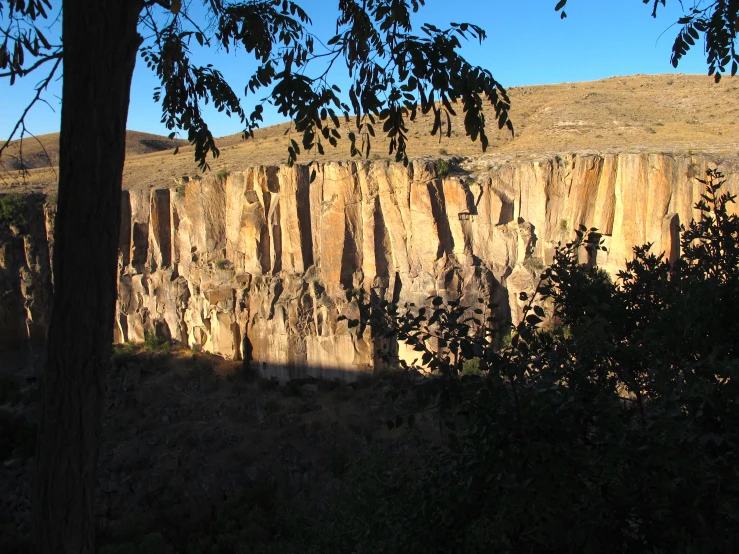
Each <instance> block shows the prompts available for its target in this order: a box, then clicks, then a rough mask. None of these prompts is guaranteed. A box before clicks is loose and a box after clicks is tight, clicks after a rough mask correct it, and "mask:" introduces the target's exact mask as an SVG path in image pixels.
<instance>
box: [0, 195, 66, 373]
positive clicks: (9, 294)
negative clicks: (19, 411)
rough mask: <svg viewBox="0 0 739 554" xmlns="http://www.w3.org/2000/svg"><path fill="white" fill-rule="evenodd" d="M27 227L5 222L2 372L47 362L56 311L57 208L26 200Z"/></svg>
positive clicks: (0, 284) (0, 288)
mask: <svg viewBox="0 0 739 554" xmlns="http://www.w3.org/2000/svg"><path fill="white" fill-rule="evenodd" d="M24 212H25V213H24V214H23V219H24V221H23V223H21V224H13V223H10V224H9V223H7V222H2V221H0V368H2V367H3V366H5V365H7V366H11V367H21V368H22V367H26V368H32V367H35V366H38V365H39V364H41V363H43V357H44V355H45V350H44V346H45V344H46V330H47V328H48V315H49V309H50V307H51V295H52V278H51V263H50V256H51V249H52V245H51V242H50V240H47V237H51V236H53V231H52V227H51V226H52V224H53V223H52V222H53V207H51V206H46V205H45V203H44V197H43V196H41V195H36V194H32V195H29V196H28V197H27V198H26V204H25V210H24Z"/></svg>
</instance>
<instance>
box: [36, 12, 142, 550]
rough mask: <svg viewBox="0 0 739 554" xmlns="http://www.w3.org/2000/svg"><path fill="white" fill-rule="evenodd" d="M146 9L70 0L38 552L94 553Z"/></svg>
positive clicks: (39, 469) (39, 470)
mask: <svg viewBox="0 0 739 554" xmlns="http://www.w3.org/2000/svg"><path fill="white" fill-rule="evenodd" d="M142 7H143V0H64V1H63V13H64V17H63V22H62V37H63V43H64V58H63V68H64V82H63V86H62V123H61V137H60V152H59V191H58V210H57V217H56V227H55V229H56V230H55V237H54V239H55V249H54V301H53V306H52V315H51V322H50V330H49V340H48V356H47V366H46V371H45V374H44V392H43V403H42V410H41V420H40V426H39V442H38V447H37V452H36V480H35V483H34V496H33V524H34V534H35V538H36V540H37V541H38V542H37V545H38V546H37V550H38V552H41V553H44V554H51V553H54V554H60V553H64V554H88V553H89V554H93V552H94V541H95V517H94V497H95V489H96V471H95V470H96V465H97V457H98V450H99V446H100V430H101V416H102V402H103V396H104V395H103V393H104V383H105V377H106V373H107V369H108V367H109V366H110V349H111V343H112V339H113V320H114V310H115V300H116V267H117V244H118V232H119V227H120V203H121V181H122V175H123V161H124V157H125V139H126V119H127V117H128V104H129V94H130V89H131V78H132V75H133V68H134V64H135V61H136V54H137V51H138V47H139V45H140V44H141V38H140V37H139V35H138V33H137V31H136V26H137V22H138V15H139V13H140V11H141V9H142Z"/></svg>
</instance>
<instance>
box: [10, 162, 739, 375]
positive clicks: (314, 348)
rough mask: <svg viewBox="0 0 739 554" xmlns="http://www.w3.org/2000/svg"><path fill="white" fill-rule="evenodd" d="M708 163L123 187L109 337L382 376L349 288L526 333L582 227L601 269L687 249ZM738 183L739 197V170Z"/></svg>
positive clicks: (262, 177) (288, 369) (351, 172)
mask: <svg viewBox="0 0 739 554" xmlns="http://www.w3.org/2000/svg"><path fill="white" fill-rule="evenodd" d="M709 163H710V162H709V160H708V159H707V158H706V157H703V156H692V157H690V156H683V157H681V156H675V155H665V154H649V155H647V154H613V155H569V156H561V157H556V158H548V159H543V160H539V161H526V162H520V163H505V164H497V165H491V166H489V167H483V168H481V167H479V163H478V164H477V165H478V167H473V166H472V165H470V166H469V168H468V169H469V170H466V169H465V168H464V167H463V168H460V169H459V170H458V171H455V172H453V174H451V175H449V176H445V177H438V176H437V175H436V172H435V169H434V165H433V163H431V162H426V161H417V162H413V163H411V164H410V165H409V166H408V167H403V166H402V165H399V164H387V163H372V164H370V163H364V164H362V163H355V162H347V163H330V164H326V165H323V166H320V167H319V168H318V169H317V174H316V178H315V180H314V181H313V182H310V175H309V172H310V171H311V169H309V168H308V167H306V166H295V167H292V168H288V167H280V168H277V167H254V168H249V169H247V170H245V171H243V172H239V173H232V174H230V175H229V176H228V177H227V178H225V179H219V178H217V177H207V178H205V179H203V180H192V181H188V182H186V183H184V184H183V185H181V186H179V187H177V188H176V189H157V190H153V191H126V192H125V193H124V198H123V222H122V228H121V240H120V252H119V275H120V277H119V299H118V306H117V315H116V337H115V339H116V340H117V341H141V340H143V339H144V336H145V334H146V333H148V332H152V333H156V334H159V335H164V336H169V337H171V338H173V339H176V340H178V341H182V342H185V343H187V344H189V345H191V346H193V347H198V348H201V349H203V350H205V351H208V352H213V353H217V354H220V355H223V356H225V357H229V358H234V359H245V360H246V361H248V362H249V363H252V364H255V365H256V366H258V367H259V368H260V369H261V370H262V371H263V372H265V373H266V374H269V375H275V376H277V377H278V378H281V379H288V378H296V377H303V376H307V375H312V376H317V377H324V378H333V377H339V378H347V379H351V378H353V376H354V375H356V373H357V372H361V371H371V370H372V369H373V368H374V367H375V366H376V359H375V358H376V352H375V350H376V348H375V345H374V344H373V341H372V338H371V334H370V332H369V331H368V330H363V329H362V328H361V327H354V328H349V327H348V325H347V323H346V321H339V320H338V316H340V315H346V316H348V317H350V318H351V317H352V316H354V315H355V314H356V310H357V307H356V305H355V304H354V303H353V302H352V301H350V300H348V298H349V297H350V295H351V293H352V291H353V292H355V293H356V292H357V291H359V290H364V291H365V293H366V294H368V295H374V296H376V297H379V298H386V299H388V300H396V301H400V302H414V303H416V304H417V305H422V304H423V303H426V302H428V297H429V296H430V295H441V296H444V297H446V298H448V299H456V298H462V300H463V302H468V303H474V301H475V299H477V298H478V297H485V298H490V297H492V298H493V299H494V300H495V301H496V302H497V303H498V304H499V306H500V307H499V313H498V316H499V317H500V318H501V319H502V320H504V321H505V320H511V321H514V322H515V321H517V320H518V319H519V318H520V310H521V304H520V303H519V300H518V293H519V292H520V291H526V290H531V289H532V288H533V287H534V284H535V281H536V274H537V272H538V271H539V270H540V269H541V268H543V267H544V265H545V264H547V263H549V262H550V261H551V259H552V256H553V254H554V249H555V247H556V245H557V244H558V243H559V242H560V241H562V242H565V241H567V240H568V239H570V238H571V237H572V229H573V228H575V227H577V226H578V225H581V224H582V225H585V226H587V227H588V228H590V227H597V228H598V229H599V232H600V233H602V236H603V239H604V240H605V244H606V246H607V247H608V252H601V253H599V254H598V259H597V260H590V261H591V262H596V263H598V264H599V265H601V266H603V267H604V268H605V269H606V270H608V271H610V272H611V273H615V272H616V271H617V270H618V269H621V268H622V267H623V266H624V263H625V260H626V259H627V258H628V257H629V256H630V253H631V247H632V246H633V245H636V244H643V243H645V242H651V243H653V244H654V245H655V246H654V247H655V249H657V250H659V251H664V252H666V253H667V255H668V256H676V255H677V253H678V247H679V244H678V230H679V226H680V224H681V223H686V222H687V221H689V220H690V219H691V217H693V216H694V215H695V214H694V211H693V206H694V204H695V203H696V201H697V200H698V199H699V196H700V193H701V192H702V187H703V185H701V184H700V183H698V182H697V181H696V180H695V177H696V176H702V175H704V174H705V169H706V168H707V167H708V166H709ZM728 180H729V183H728V186H727V190H729V191H731V192H734V193H736V192H738V191H739V176H737V175H735V174H730V175H729V176H728ZM0 240H2V239H0ZM15 240H23V239H21V238H20V237H16V239H15ZM43 240H44V241H45V240H46V237H45V236H43ZM4 244H5V245H4V246H2V247H0V248H5V249H6V250H7V249H8V248H11V247H10V246H8V245H9V244H10V243H9V242H6V243H4ZM11 249H12V248H11ZM6 257H7V255H6ZM0 266H3V267H4V268H5V269H4V270H3V271H5V272H6V273H8V274H12V275H16V274H18V269H17V268H18V267H19V266H18V264H15V265H13V264H10V265H8V264H7V262H6V263H2V262H0ZM14 268H15V269H14ZM2 286H6V285H4V284H3V285H2ZM13 286H15V285H13ZM6 288H7V287H6ZM10 288H12V287H10ZM17 289H18V287H17V286H16V287H15V288H14V289H13V290H17ZM4 290H5V289H4ZM21 295H22V297H23V298H27V297H26V296H25V295H24V294H23V293H21ZM16 296H17V295H16ZM8 306H10V308H8ZM3 309H6V310H7V309H10V310H11V311H12V309H13V308H12V305H11V303H7V304H3ZM16 311H19V310H16ZM13 313H15V312H13ZM26 313H27V314H28V313H29V312H28V308H26ZM14 318H15V316H13V317H10V318H9V319H8V317H6V319H7V320H8V321H10V320H13V321H14V322H16V323H14V325H18V324H17V319H14ZM26 319H27V320H28V317H26ZM11 326H12V325H11ZM16 334H17V335H18V336H19V337H21V336H22V333H21V331H18V333H16ZM400 353H401V355H404V356H411V353H410V352H404V351H403V350H402V348H401V352H400Z"/></svg>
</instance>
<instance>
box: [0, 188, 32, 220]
mask: <svg viewBox="0 0 739 554" xmlns="http://www.w3.org/2000/svg"><path fill="white" fill-rule="evenodd" d="M26 211H27V208H26V201H25V198H24V196H23V195H22V194H18V193H9V194H5V195H3V196H0V223H5V224H6V225H13V226H15V227H19V228H24V227H25V226H26V224H27V223H28V220H27V218H26Z"/></svg>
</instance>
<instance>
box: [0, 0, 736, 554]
mask: <svg viewBox="0 0 739 554" xmlns="http://www.w3.org/2000/svg"><path fill="white" fill-rule="evenodd" d="M659 1H661V2H662V3H663V4H664V1H665V0H655V6H656V5H657V4H658V3H659ZM565 3H566V1H565V0H563V1H561V2H559V4H558V5H557V8H558V9H561V8H563V7H564V5H565ZM202 4H203V7H204V12H202V11H201V13H200V14H199V15H196V11H197V10H195V8H194V7H193V3H192V2H185V3H183V2H182V0H62V1H61V6H60V7H59V4H56V6H52V3H51V1H50V0H0V77H7V78H9V80H10V82H11V84H12V83H13V82H14V81H15V80H16V79H17V78H20V77H26V76H28V75H31V74H37V72H39V71H46V74H45V76H44V77H43V79H42V80H41V81H40V82H39V84H38V86H37V92H36V94H35V95H34V97H33V98H32V99H31V100H30V102H29V104H28V107H27V108H26V109H25V110H24V112H23V114H22V116H21V118H20V119H19V121H18V124H17V125H16V127H15V129H14V130H13V132H12V133H11V137H9V140H10V139H12V138H13V137H14V136H15V135H16V134H18V133H20V134H21V136H22V135H23V133H24V132H25V127H24V118H25V115H26V114H27V113H28V110H30V109H31V108H32V107H33V105H34V104H35V103H36V102H39V101H42V94H43V92H44V90H45V89H46V88H47V87H48V85H49V84H50V83H51V82H52V80H53V79H54V78H55V75H56V74H57V72H58V71H60V69H62V66H63V70H64V79H63V85H62V122H61V133H60V152H59V187H58V204H57V208H58V210H57V219H56V225H55V248H54V286H55V291H54V302H53V307H52V318H51V325H50V330H49V340H48V363H47V368H46V379H45V383H46V387H45V393H44V400H43V408H42V414H41V421H40V426H39V428H40V440H39V450H38V455H37V457H36V460H37V477H36V484H35V493H34V502H33V504H34V521H35V526H36V530H37V533H36V537H37V539H38V541H39V544H40V551H42V552H54V553H58V552H69V553H72V552H73V553H75V554H78V553H86V552H93V551H94V546H93V542H94V519H93V496H94V488H95V466H96V462H97V451H98V447H99V443H100V414H101V409H102V397H103V383H104V377H105V368H106V367H107V366H108V364H109V360H110V344H111V339H112V325H113V313H114V306H115V299H116V264H117V255H116V252H117V246H118V232H119V227H120V201H121V200H120V199H121V181H122V173H123V161H124V154H125V129H126V119H127V115H128V105H129V95H130V86H131V78H132V74H133V69H134V65H135V60H136V56H137V55H138V53H139V52H141V54H142V55H143V58H144V61H145V62H146V63H147V65H149V67H150V68H151V69H152V70H154V71H155V72H156V74H157V75H158V77H159V78H160V80H161V88H160V89H158V90H157V92H156V95H155V96H156V98H157V99H158V100H159V101H161V104H162V110H163V111H162V120H163V122H164V123H165V124H166V125H167V127H168V128H169V129H170V130H172V131H173V132H174V131H175V130H177V129H181V130H184V131H185V132H186V133H187V136H188V139H189V140H190V141H191V142H192V143H193V144H194V145H195V158H196V160H197V161H198V162H199V163H200V165H201V167H203V168H205V167H207V162H206V157H207V155H208V153H211V154H213V155H217V154H218V149H217V147H216V145H215V142H214V140H213V136H212V134H211V132H210V130H209V129H208V125H207V123H206V122H205V120H204V119H203V116H202V111H201V106H202V105H203V103H206V102H213V103H214V105H215V106H216V107H217V108H218V109H219V110H221V111H225V112H227V113H229V114H231V115H234V116H236V117H238V118H239V119H240V120H241V121H242V123H243V124H244V132H245V134H246V135H247V136H248V135H250V134H251V133H252V131H253V130H254V128H256V127H257V126H258V124H259V122H260V121H261V119H262V105H263V103H264V102H265V101H269V102H272V103H273V104H275V105H276V106H277V108H278V111H279V112H280V113H281V114H282V115H284V116H286V117H288V118H290V119H292V120H293V122H294V124H295V126H296V128H297V130H298V131H299V132H300V133H302V141H301V142H302V144H299V143H298V142H297V141H291V143H290V146H289V148H288V161H289V162H290V163H292V162H293V161H294V160H295V159H297V156H298V155H299V153H300V152H301V149H302V150H303V151H305V150H311V149H313V148H316V149H317V150H318V151H319V152H320V151H322V150H323V148H324V143H328V144H331V145H334V144H336V138H337V137H338V136H339V135H338V133H339V127H340V125H341V121H340V117H344V118H349V117H350V114H351V117H352V118H354V119H355V126H356V131H355V132H352V133H350V134H349V138H350V148H351V152H350V153H351V154H352V155H356V154H359V153H360V151H361V152H363V153H364V154H365V155H367V154H369V153H370V147H371V146H370V144H371V137H373V136H374V135H375V129H374V127H375V126H376V125H378V124H379V125H381V126H382V132H384V133H386V134H387V136H388V137H389V138H390V153H391V154H392V153H394V154H395V156H396V159H398V160H402V161H407V153H406V135H405V133H406V127H405V122H406V120H407V119H413V118H414V117H415V115H416V112H417V110H419V109H420V110H421V111H422V112H424V113H427V112H429V111H431V112H433V114H434V124H433V128H432V130H431V131H432V133H436V132H440V130H441V123H442V118H447V120H448V121H449V115H450V114H453V113H454V108H453V103H454V102H455V101H457V102H459V103H460V104H461V106H462V109H463V110H464V112H465V118H464V125H465V130H466V132H467V134H468V135H469V136H470V137H471V139H472V140H477V139H478V138H479V139H480V142H481V145H482V148H483V149H485V147H486V146H487V137H486V136H485V125H484V124H485V120H484V115H483V111H482V108H483V104H484V103H489V104H490V105H491V107H492V109H493V112H494V114H495V118H496V120H497V122H498V125H499V126H500V127H503V126H506V127H508V128H509V129H512V125H511V123H510V121H509V120H508V108H509V103H508V97H507V95H506V93H505V90H504V89H503V88H502V87H501V86H500V84H499V83H498V82H497V81H496V80H495V79H494V78H493V76H492V75H491V73H490V72H489V71H487V70H484V69H481V68H479V67H474V66H471V65H470V64H469V63H467V62H466V61H465V60H464V58H462V57H461V56H460V55H459V54H458V52H457V50H458V48H459V46H460V38H471V39H475V40H483V39H484V38H485V33H484V31H483V30H482V29H480V28H479V27H477V26H475V25H471V24H451V26H450V28H449V29H444V30H442V29H438V28H436V27H434V26H432V25H424V26H423V27H422V28H421V31H422V33H423V35H421V36H416V35H414V34H412V27H411V14H412V13H413V12H416V11H418V10H419V9H420V7H421V6H423V5H424V0H363V1H362V2H361V3H360V2H358V1H355V0H340V1H339V3H338V15H337V20H336V28H337V32H336V34H335V35H334V36H333V37H330V38H328V40H326V41H325V42H322V41H321V40H320V39H319V37H315V36H314V35H313V34H311V32H310V31H309V29H308V25H309V23H310V19H309V17H308V14H307V13H306V12H305V11H304V10H303V9H302V8H301V7H300V5H299V3H296V2H291V1H288V0H245V1H230V0H202ZM191 8H192V9H191ZM738 9H739V8H737V5H736V3H733V2H730V3H726V2H713V3H709V7H708V8H706V10H704V11H703V12H698V13H696V12H693V15H692V16H691V17H693V18H694V20H691V21H688V22H686V23H684V24H685V25H686V26H687V27H686V28H685V29H684V31H682V32H681V35H680V36H681V37H682V38H681V40H682V41H683V42H684V43H687V44H688V45H689V44H692V41H694V39H695V38H696V36H695V35H696V34H700V33H706V37H707V45H708V46H711V48H709V49H708V61H709V66H710V67H711V70H712V71H714V72H717V73H720V72H722V71H724V68H725V66H726V60H727V57H726V55H725V53H726V51H727V49H728V51H729V52H730V53H731V55H732V56H733V60H734V62H736V55H735V53H734V39H735V36H736V21H737V10H738ZM57 11H58V12H59V13H58V14H57V13H56V12H57ZM57 15H61V21H62V31H61V38H58V37H47V36H45V34H44V31H43V29H42V23H44V22H45V21H53V20H54V18H55V17H56V16H57ZM708 16H711V17H708ZM701 18H704V19H705V18H708V19H705V21H708V23H704V19H701ZM716 22H717V23H716ZM145 37H146V38H145ZM195 43H197V44H199V45H200V46H211V47H222V48H224V49H226V50H232V49H236V50H240V49H243V50H244V51H245V52H246V53H248V54H250V55H253V56H254V57H255V59H256V60H257V61H258V62H259V65H258V68H257V70H256V71H255V72H254V74H253V75H252V76H251V78H250V79H249V83H248V86H247V89H246V93H247V94H248V95H253V94H255V93H256V91H257V90H258V89H261V88H267V89H268V91H269V92H268V94H267V100H255V102H254V103H253V105H252V106H251V108H250V109H249V110H247V109H246V108H245V107H244V105H243V104H242V102H241V100H240V98H239V95H237V94H236V93H235V92H234V90H233V89H232V88H231V86H230V85H229V84H228V83H227V82H226V81H225V79H224V78H223V76H222V75H221V73H220V72H219V71H218V70H217V69H215V68H213V67H211V66H209V65H206V66H199V65H197V64H195V63H193V61H192V58H191V56H190V48H191V47H194V45H195ZM317 45H318V46H317ZM714 45H717V46H716V48H714ZM678 50H679V52H682V50H680V49H678ZM318 60H323V61H324V62H325V63H323V64H321V69H319V71H318V73H316V74H314V75H313V76H309V75H310V74H309V73H308V70H309V69H310V68H311V67H315V65H316V64H315V62H316V61H318ZM677 60H679V56H677V57H676V58H675V61H677ZM337 61H343V62H344V63H346V66H347V68H348V72H349V76H350V78H351V85H350V87H349V90H348V98H349V104H346V103H345V101H343V100H342V97H341V96H340V93H341V91H340V90H339V89H338V88H337V87H336V86H334V85H332V84H331V83H330V82H328V80H327V78H328V70H327V69H326V67H329V68H330V67H332V66H333V65H334V63H335V62H337ZM731 71H732V73H735V72H736V64H735V63H733V65H732V68H731ZM450 132H451V126H450V125H447V133H450ZM9 140H8V142H9ZM8 142H6V143H5V144H4V145H2V146H0V154H2V151H3V150H4V149H5V148H6V147H7V145H8ZM91 260H92V261H94V263H90V261H91Z"/></svg>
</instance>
